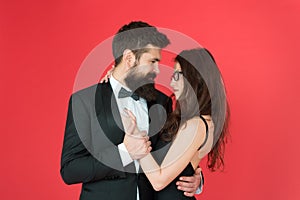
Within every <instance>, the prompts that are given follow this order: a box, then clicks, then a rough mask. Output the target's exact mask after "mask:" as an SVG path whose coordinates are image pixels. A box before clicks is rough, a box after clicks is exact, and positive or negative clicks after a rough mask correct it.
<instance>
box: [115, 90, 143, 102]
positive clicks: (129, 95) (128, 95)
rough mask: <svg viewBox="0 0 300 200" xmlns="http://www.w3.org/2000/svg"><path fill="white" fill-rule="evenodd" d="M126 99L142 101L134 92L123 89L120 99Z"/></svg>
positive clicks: (120, 92) (119, 95)
mask: <svg viewBox="0 0 300 200" xmlns="http://www.w3.org/2000/svg"><path fill="white" fill-rule="evenodd" d="M125 97H131V98H133V99H134V100H136V101H137V100H139V99H140V97H139V95H137V94H136V93H134V92H129V91H127V90H126V89H124V88H123V87H122V88H121V90H120V91H119V94H118V98H119V99H120V98H125Z"/></svg>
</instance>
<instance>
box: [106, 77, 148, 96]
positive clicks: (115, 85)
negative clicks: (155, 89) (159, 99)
mask: <svg viewBox="0 0 300 200" xmlns="http://www.w3.org/2000/svg"><path fill="white" fill-rule="evenodd" d="M109 83H110V85H111V88H112V90H113V92H114V95H115V97H116V98H118V94H119V91H120V90H121V88H122V87H123V88H124V89H126V90H127V91H130V92H131V90H130V89H129V88H128V87H126V86H125V85H123V84H122V83H120V82H119V81H118V80H117V79H115V78H114V76H113V75H111V76H110V78H109ZM139 101H142V102H146V100H145V99H144V98H141V97H140V100H139Z"/></svg>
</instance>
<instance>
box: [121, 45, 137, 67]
mask: <svg viewBox="0 0 300 200" xmlns="http://www.w3.org/2000/svg"><path fill="white" fill-rule="evenodd" d="M123 62H124V63H125V65H126V68H128V69H129V68H131V67H133V66H134V64H135V55H134V54H133V52H132V51H131V50H129V49H125V50H124V52H123Z"/></svg>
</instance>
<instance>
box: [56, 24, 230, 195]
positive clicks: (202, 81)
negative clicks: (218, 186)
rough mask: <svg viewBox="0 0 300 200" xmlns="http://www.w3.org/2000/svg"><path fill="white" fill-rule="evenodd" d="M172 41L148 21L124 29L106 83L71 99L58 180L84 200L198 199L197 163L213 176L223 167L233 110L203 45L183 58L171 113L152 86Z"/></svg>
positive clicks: (184, 53) (180, 56)
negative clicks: (203, 164)
mask: <svg viewBox="0 0 300 200" xmlns="http://www.w3.org/2000/svg"><path fill="white" fill-rule="evenodd" d="M169 43H170V42H169V39H168V38H167V36H166V35H165V34H163V33H161V32H159V31H158V30H157V29H156V28H155V27H153V26H151V25H149V24H147V23H145V22H140V21H139V22H131V23H129V24H128V25H124V26H123V27H122V28H121V29H120V30H119V31H118V33H117V34H116V35H115V36H114V38H113V44H112V47H113V55H114V58H115V67H114V69H113V70H112V73H111V74H110V75H109V76H108V77H109V78H108V79H106V81H104V82H103V83H99V84H96V85H94V86H91V87H89V88H86V89H83V90H80V91H78V92H76V93H74V94H73V95H72V96H71V98H70V102H69V109H68V115H67V122H66V129H65V136H64V143H63V150H62V158H61V176H62V178H63V180H64V181H65V182H66V183H67V184H75V183H82V190H81V195H80V199H82V200H96V199H109V200H135V199H136V200H154V199H156V200H169V199H172V200H173V199H195V197H194V194H195V193H200V192H199V190H200V191H201V187H202V183H203V180H202V179H201V176H200V171H201V170H200V169H199V168H198V165H199V162H200V160H201V159H202V158H203V157H205V156H206V155H208V167H209V168H210V169H211V170H212V171H214V170H215V169H217V168H220V167H222V165H223V153H224V145H225V140H226V136H227V129H226V128H227V121H228V117H229V116H228V113H229V108H228V106H227V100H226V94H225V87H224V84H223V80H222V77H221V74H220V72H219V69H218V67H217V65H216V63H215V61H214V58H213V57H212V55H211V54H210V53H209V51H208V50H206V49H204V48H199V49H191V50H184V51H182V52H181V53H180V54H178V55H177V56H176V57H175V64H174V73H173V75H172V77H171V82H170V85H171V87H172V88H173V90H174V94H173V95H174V97H175V99H176V102H175V109H174V110H172V99H171V98H170V97H168V96H166V95H165V94H163V93H162V92H160V91H158V90H156V89H155V87H154V79H155V77H156V76H157V75H158V74H159V72H160V71H159V61H160V60H161V50H162V49H163V48H165V47H166V46H167V45H168V44H169Z"/></svg>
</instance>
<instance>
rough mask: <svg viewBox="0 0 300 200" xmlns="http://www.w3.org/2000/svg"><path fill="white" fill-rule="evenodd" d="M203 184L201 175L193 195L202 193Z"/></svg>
mask: <svg viewBox="0 0 300 200" xmlns="http://www.w3.org/2000/svg"><path fill="white" fill-rule="evenodd" d="M203 183H204V180H203V176H202V173H201V175H200V184H199V186H198V188H197V190H196V192H195V194H201V193H202V191H203Z"/></svg>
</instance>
